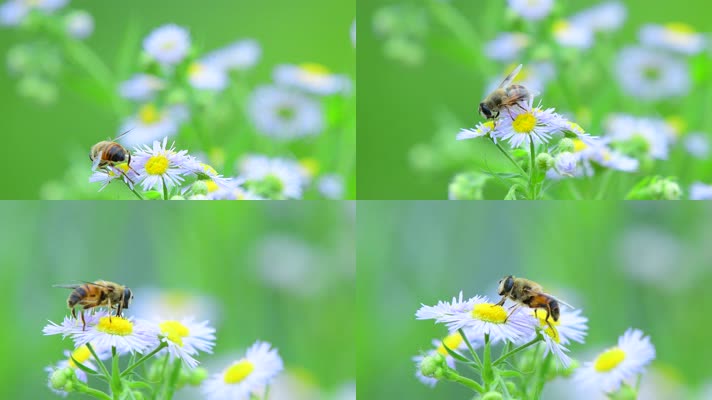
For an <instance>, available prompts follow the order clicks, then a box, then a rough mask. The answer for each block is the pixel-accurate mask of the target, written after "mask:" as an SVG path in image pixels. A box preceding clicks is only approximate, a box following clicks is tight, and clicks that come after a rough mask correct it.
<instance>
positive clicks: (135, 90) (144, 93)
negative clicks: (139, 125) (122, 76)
mask: <svg viewBox="0 0 712 400" xmlns="http://www.w3.org/2000/svg"><path fill="white" fill-rule="evenodd" d="M164 88H165V83H164V82H163V80H162V79H160V78H158V77H157V76H153V75H149V74H135V75H134V76H132V77H131V78H129V79H128V80H126V81H123V82H121V85H119V93H120V94H121V97H123V98H125V99H129V100H136V101H148V100H151V99H153V97H154V96H155V94H156V92H159V91H161V90H163V89H164ZM154 107H155V106H154Z"/></svg>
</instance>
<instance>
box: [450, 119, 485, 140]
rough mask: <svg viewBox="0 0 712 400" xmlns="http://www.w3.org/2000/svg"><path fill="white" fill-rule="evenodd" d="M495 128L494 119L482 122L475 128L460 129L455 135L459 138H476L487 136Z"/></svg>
mask: <svg viewBox="0 0 712 400" xmlns="http://www.w3.org/2000/svg"><path fill="white" fill-rule="evenodd" d="M492 129H494V121H486V122H480V123H478V124H477V126H475V127H474V129H473V128H464V129H460V133H458V134H457V136H456V137H455V138H456V139H457V140H465V139H474V138H478V137H483V136H487V135H488V134H489V133H490V132H492Z"/></svg>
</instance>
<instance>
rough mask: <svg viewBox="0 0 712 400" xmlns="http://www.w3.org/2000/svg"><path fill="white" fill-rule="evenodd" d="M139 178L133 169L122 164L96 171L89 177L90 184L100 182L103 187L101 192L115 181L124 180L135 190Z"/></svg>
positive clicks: (100, 189)
mask: <svg viewBox="0 0 712 400" xmlns="http://www.w3.org/2000/svg"><path fill="white" fill-rule="evenodd" d="M138 178H139V176H138V174H137V173H136V170H134V169H133V167H130V168H129V165H128V164H127V163H121V164H117V165H114V166H110V165H107V166H106V167H104V168H101V169H95V170H94V172H93V173H92V174H91V176H90V177H89V182H90V183H94V182H100V183H101V187H100V188H99V191H100V192H101V191H102V190H104V189H105V188H106V187H107V186H108V185H109V184H110V183H111V182H113V181H114V180H115V179H121V180H123V181H124V182H125V183H126V184H127V185H129V187H130V188H131V189H133V187H134V183H136V180H137V179H138Z"/></svg>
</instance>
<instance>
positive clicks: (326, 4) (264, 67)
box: [0, 0, 356, 199]
mask: <svg viewBox="0 0 712 400" xmlns="http://www.w3.org/2000/svg"><path fill="white" fill-rule="evenodd" d="M69 6H70V7H72V8H79V9H85V10H87V11H89V12H90V13H91V14H92V15H93V17H94V21H95V30H94V33H93V34H92V36H91V37H89V38H88V39H86V44H87V45H88V46H89V47H90V48H92V49H94V50H95V51H96V52H97V53H98V56H99V57H100V58H101V59H102V60H103V61H104V62H105V63H106V64H107V65H108V66H109V67H110V68H111V69H112V71H114V73H116V75H117V82H116V85H117V87H118V84H119V81H120V80H125V79H128V78H129V76H130V75H131V73H132V72H135V71H137V69H136V67H135V65H136V64H138V62H139V50H140V46H141V41H142V40H143V38H144V37H145V36H146V35H147V34H148V33H149V32H150V31H151V30H153V29H154V28H156V27H158V26H161V25H163V24H168V23H175V24H178V25H180V26H184V27H186V28H187V29H189V30H190V33H191V39H192V41H193V43H194V44H196V45H197V46H199V47H200V48H201V49H205V50H212V49H217V48H219V47H222V46H224V45H227V44H229V43H232V42H234V41H236V40H238V39H243V38H253V39H256V40H257V41H258V42H259V44H260V45H261V47H262V58H261V60H260V62H259V64H258V65H257V66H256V68H255V69H254V70H252V71H250V85H253V86H254V85H256V84H259V83H269V82H271V74H272V67H273V66H275V65H277V64H301V63H306V62H315V63H319V64H322V65H324V66H326V67H328V68H329V69H330V70H331V71H332V72H335V73H340V74H347V75H349V76H351V77H352V78H353V77H354V76H355V67H356V61H355V60H356V52H355V50H354V48H353V46H352V44H351V40H350V36H349V30H350V27H351V24H352V21H353V20H354V17H355V12H356V10H355V8H356V6H355V1H353V0H349V1H338V2H331V1H324V0H305V1H300V2H299V3H295V2H292V1H288V0H268V1H231V0H208V1H205V2H201V3H200V5H199V6H198V5H196V4H195V3H194V2H191V1H171V0H156V1H151V2H144V1H139V0H128V1H124V2H121V3H116V2H94V1H90V0H73V1H70V2H69ZM325 16H328V18H327V17H325ZM3 28H4V27H3ZM136 32H137V33H138V36H137V37H136V38H135V43H134V44H133V45H134V46H135V47H133V49H134V50H135V51H136V53H135V55H136V56H135V64H134V65H131V64H128V65H127V64H126V63H125V62H122V63H121V64H119V63H118V60H119V58H120V57H121V56H122V55H121V52H122V51H123V50H120V49H123V47H122V46H123V45H124V42H125V40H126V38H127V35H133V34H135V33H136ZM22 39H26V36H25V35H23V34H21V33H19V32H17V30H16V29H8V28H4V29H0V55H3V57H4V55H5V54H6V53H7V52H8V50H9V49H10V48H11V47H12V45H14V44H17V43H19V42H20V41H21V40H22ZM119 70H121V71H119ZM16 83H17V79H16V78H15V77H12V76H9V74H8V72H7V70H6V69H5V68H3V71H2V73H0V93H2V94H1V95H0V105H1V106H2V109H3V110H4V112H3V115H4V118H2V120H0V131H1V132H2V135H3V138H4V139H3V148H4V149H6V151H5V152H4V156H3V157H2V158H0V170H2V171H3V172H2V176H3V182H4V185H3V187H2V188H0V198H5V199H37V198H38V197H39V196H40V191H41V188H42V185H43V184H44V183H46V182H48V181H61V180H62V179H63V177H64V176H65V174H66V173H67V170H68V168H69V166H70V164H71V162H72V157H79V156H81V157H82V161H86V162H87V167H88V168H89V166H90V165H91V164H88V163H89V161H88V159H87V154H88V151H89V149H90V148H91V146H92V145H93V144H95V143H97V142H98V141H100V140H105V139H106V138H109V137H114V136H115V134H116V131H117V130H118V127H119V125H120V122H121V121H120V120H119V119H118V118H117V116H116V115H115V114H114V113H112V112H111V111H110V110H107V109H104V108H101V107H98V106H97V105H95V104H94V103H92V102H90V101H87V100H86V99H85V98H84V97H81V96H79V95H77V94H76V93H75V92H73V91H71V90H67V89H66V87H62V88H60V93H59V99H60V100H59V102H58V103H55V104H51V105H48V106H39V105H37V103H35V102H34V101H31V100H27V99H24V98H22V97H20V96H18V95H17V94H16ZM117 91H118V89H117ZM218 134H224V132H219V133H218ZM345 140H346V139H345ZM177 147H179V148H180V145H179V144H177ZM302 147H304V145H302ZM302 147H299V146H297V147H296V149H295V148H294V147H293V148H291V150H293V151H296V152H297V153H298V152H299V151H300V150H303V149H302ZM257 151H258V150H254V151H253V152H257ZM354 151H355V150H354ZM297 156H300V154H297ZM354 157H355V155H354ZM353 162H355V161H352V162H351V164H353ZM324 167H326V166H324ZM219 172H221V173H222V172H223V171H222V170H221V171H219ZM89 175H90V172H89V170H88V169H87V172H86V178H87V179H88V177H89ZM226 175H230V174H226ZM351 175H352V176H348V177H346V179H345V184H346V186H347V188H346V191H347V194H346V195H347V196H350V197H347V198H353V193H354V192H355V186H354V185H355V176H353V175H355V174H354V173H352V174H351ZM77 179H78V180H79V179H80V178H77ZM81 179H82V180H84V177H83V176H82V177H81ZM115 186H118V185H115ZM95 189H98V186H97V187H96V188H95ZM112 189H117V188H109V193H110V195H109V198H116V197H119V196H123V195H124V193H125V192H126V191H125V190H114V191H112ZM118 189H122V188H118ZM94 191H96V190H94ZM349 193H350V194H349ZM128 194H129V196H125V197H126V198H130V195H131V194H130V193H128Z"/></svg>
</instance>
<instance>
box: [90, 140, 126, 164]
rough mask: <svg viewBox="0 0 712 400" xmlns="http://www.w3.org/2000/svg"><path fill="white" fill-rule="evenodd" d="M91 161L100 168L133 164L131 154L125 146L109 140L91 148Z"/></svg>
mask: <svg viewBox="0 0 712 400" xmlns="http://www.w3.org/2000/svg"><path fill="white" fill-rule="evenodd" d="M89 159H90V160H91V161H92V162H93V163H94V165H96V167H98V168H104V167H107V166H111V167H113V166H114V165H116V164H121V163H126V164H127V165H130V164H131V153H129V151H128V150H126V149H125V148H124V146H122V145H120V144H118V143H116V142H114V141H109V140H103V141H101V142H99V143H97V144H95V145H94V146H92V147H91V150H90V151H89Z"/></svg>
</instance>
